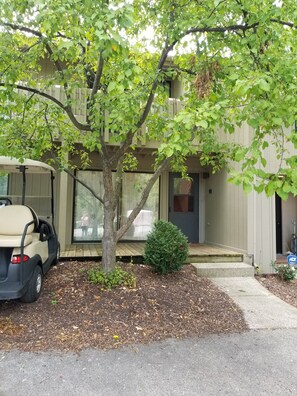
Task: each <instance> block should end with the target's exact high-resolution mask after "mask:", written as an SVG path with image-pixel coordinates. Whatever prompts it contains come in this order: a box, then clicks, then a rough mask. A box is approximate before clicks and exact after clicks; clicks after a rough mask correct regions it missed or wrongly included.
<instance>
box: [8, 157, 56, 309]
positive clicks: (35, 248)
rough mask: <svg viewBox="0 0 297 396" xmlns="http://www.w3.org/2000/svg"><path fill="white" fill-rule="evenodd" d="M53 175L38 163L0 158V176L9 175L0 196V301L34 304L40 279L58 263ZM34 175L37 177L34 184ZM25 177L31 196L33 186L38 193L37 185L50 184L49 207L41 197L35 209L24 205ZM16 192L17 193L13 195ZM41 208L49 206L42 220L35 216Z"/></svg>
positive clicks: (51, 171) (40, 283) (38, 294)
mask: <svg viewBox="0 0 297 396" xmlns="http://www.w3.org/2000/svg"><path fill="white" fill-rule="evenodd" d="M54 172H55V170H54V168H52V167H51V166H49V165H47V164H45V163H42V162H39V161H34V160H24V161H23V162H20V161H18V160H17V159H15V158H9V157H4V156H0V174H1V175H3V174H8V175H9V176H8V177H9V179H8V180H9V183H8V185H9V189H8V190H9V191H8V192H9V194H7V196H1V197H0V300H11V299H20V300H21V301H23V302H34V301H36V300H37V299H38V297H39V296H40V293H41V289H42V280H43V276H44V275H45V274H46V273H47V271H48V270H49V269H50V267H51V265H52V264H55V263H57V261H58V258H59V251H60V247H59V242H58V238H57V234H56V231H55V226H54V194H53V182H54ZM35 175H36V176H37V177H39V178H38V180H37V183H35V184H34V177H35ZM27 177H30V183H29V184H30V192H31V193H32V191H34V189H35V190H36V187H39V190H40V188H42V187H40V184H42V182H43V181H44V178H45V177H46V178H48V180H47V181H46V183H45V184H47V185H49V187H48V189H49V194H48V196H47V201H48V205H46V204H45V201H46V198H45V197H44V198H43V199H41V202H42V203H41V204H39V205H36V206H37V207H38V208H37V209H35V208H33V205H31V206H27V199H26V198H27V197H26V185H27V181H26V178H27ZM37 189H38V188H37ZM16 191H18V193H17V194H14V193H15V192H16ZM30 198H32V197H29V199H28V200H30ZM39 199H40V197H39ZM31 202H34V200H31ZM41 206H42V207H43V210H44V207H45V206H49V208H48V214H47V215H43V216H42V217H41V216H38V215H37V214H36V212H37V213H38V209H40V207H41ZM50 212H51V213H50ZM38 214H39V213H38ZM43 214H44V213H43Z"/></svg>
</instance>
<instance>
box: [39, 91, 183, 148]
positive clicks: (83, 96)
mask: <svg viewBox="0 0 297 396" xmlns="http://www.w3.org/2000/svg"><path fill="white" fill-rule="evenodd" d="M46 92H47V93H48V94H49V95H51V96H53V97H54V98H55V99H57V100H59V101H60V102H61V103H66V95H65V92H64V90H63V89H62V88H61V87H60V86H53V87H51V88H49V89H47V91H46ZM89 93H90V90H89V89H87V88H76V89H75V90H74V91H73V94H72V110H73V113H74V115H75V117H76V119H77V120H78V121H79V122H81V123H84V122H86V118H87V99H88V95H89ZM181 107H182V104H181V101H180V100H179V99H173V98H168V106H166V110H165V109H162V108H161V107H159V108H158V109H154V107H153V109H152V111H160V112H162V111H168V115H169V117H170V118H171V117H172V118H173V117H174V116H175V115H176V114H177V113H178V112H179V111H180V109H181ZM104 124H105V127H104V140H105V142H106V143H108V142H109V141H110V137H111V135H112V132H111V131H110V128H109V120H108V113H106V115H105V123H104ZM146 132H147V126H146V125H145V124H144V125H143V126H142V128H141V129H140V130H139V133H138V136H136V137H135V144H136V145H138V146H150V147H154V146H156V143H157V142H151V141H150V142H149V141H148V139H147V133H146Z"/></svg>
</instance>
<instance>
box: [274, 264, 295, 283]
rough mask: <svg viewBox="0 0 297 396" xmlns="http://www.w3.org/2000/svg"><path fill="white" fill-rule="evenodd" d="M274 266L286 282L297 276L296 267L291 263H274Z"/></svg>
mask: <svg viewBox="0 0 297 396" xmlns="http://www.w3.org/2000/svg"><path fill="white" fill-rule="evenodd" d="M273 267H274V270H275V272H276V273H277V275H278V276H279V277H280V278H281V279H282V280H284V281H286V282H290V281H292V280H294V279H295V278H296V276H297V271H296V269H295V267H293V266H292V265H290V264H280V265H276V264H274V265H273Z"/></svg>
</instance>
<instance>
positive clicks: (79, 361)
mask: <svg viewBox="0 0 297 396" xmlns="http://www.w3.org/2000/svg"><path fill="white" fill-rule="evenodd" d="M296 337H297V330H296V329H281V330H258V331H255V330H254V331H249V332H246V333H243V334H232V335H217V336H216V335H215V336H208V337H205V338H200V339H189V340H168V341H166V342H162V343H154V344H151V345H145V346H142V345H140V346H135V347H133V348H127V349H121V350H109V351H106V352H104V351H98V350H86V351H84V352H82V353H81V354H79V355H77V354H67V353H66V354H65V353H59V352H55V353H37V354H33V353H22V352H18V351H14V352H3V351H1V352H0V379H1V381H0V395H1V396H11V395H14V396H18V395H20V396H27V395H28V396H29V395H30V396H35V395H43V396H46V395H49V396H52V395H53V396H60V395H61V396H62V395H63V396H67V395H80V396H88V395H90V396H93V395H96V396H97V395H102V396H103V395H104V396H117V395H123V396H125V395H127V396H128V395H129V396H134V395H141V396H146V395H154V396H158V395H160V396H161V395H162V396H163V395H164V396H165V395H168V396H169V395H170V396H175V395H178V396H180V395H187V396H191V395H293V394H297V342H296Z"/></svg>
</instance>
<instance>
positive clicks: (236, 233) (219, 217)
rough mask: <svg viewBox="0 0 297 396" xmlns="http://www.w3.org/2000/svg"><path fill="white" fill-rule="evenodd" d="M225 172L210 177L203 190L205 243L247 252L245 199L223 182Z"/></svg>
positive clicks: (235, 188)
mask: <svg viewBox="0 0 297 396" xmlns="http://www.w3.org/2000/svg"><path fill="white" fill-rule="evenodd" d="M227 179H228V176H227V173H226V172H220V173H218V174H216V175H211V177H210V178H209V179H208V180H207V183H206V190H205V206H206V210H205V241H206V243H212V244H216V245H220V246H224V247H229V248H235V249H237V250H240V251H244V252H245V251H246V249H247V242H246V241H247V216H246V211H247V196H246V195H245V194H244V193H243V191H242V189H241V188H240V187H237V186H234V185H232V184H230V183H228V181H227Z"/></svg>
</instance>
